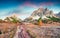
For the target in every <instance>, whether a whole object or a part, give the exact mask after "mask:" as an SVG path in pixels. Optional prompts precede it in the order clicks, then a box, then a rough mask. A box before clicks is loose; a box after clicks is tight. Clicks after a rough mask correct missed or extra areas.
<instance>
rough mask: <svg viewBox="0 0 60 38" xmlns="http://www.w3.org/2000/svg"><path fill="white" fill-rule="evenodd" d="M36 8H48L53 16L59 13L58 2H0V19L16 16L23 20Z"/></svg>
mask: <svg viewBox="0 0 60 38" xmlns="http://www.w3.org/2000/svg"><path fill="white" fill-rule="evenodd" d="M38 8H48V9H50V10H52V11H53V12H54V13H55V14H56V13H59V12H60V1H59V0H0V18H2V19H4V18H5V17H7V16H11V15H13V14H16V15H17V17H19V18H21V19H25V18H26V17H29V16H30V15H31V14H32V12H33V11H34V10H36V9H38Z"/></svg>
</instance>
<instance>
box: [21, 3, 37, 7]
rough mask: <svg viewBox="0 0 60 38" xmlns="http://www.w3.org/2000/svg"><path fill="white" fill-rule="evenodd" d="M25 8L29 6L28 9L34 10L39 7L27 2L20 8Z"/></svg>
mask: <svg viewBox="0 0 60 38" xmlns="http://www.w3.org/2000/svg"><path fill="white" fill-rule="evenodd" d="M24 6H28V7H32V8H37V7H38V6H37V5H35V4H32V3H30V2H25V3H23V4H22V5H21V6H20V7H21V8H23V7H24Z"/></svg>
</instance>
